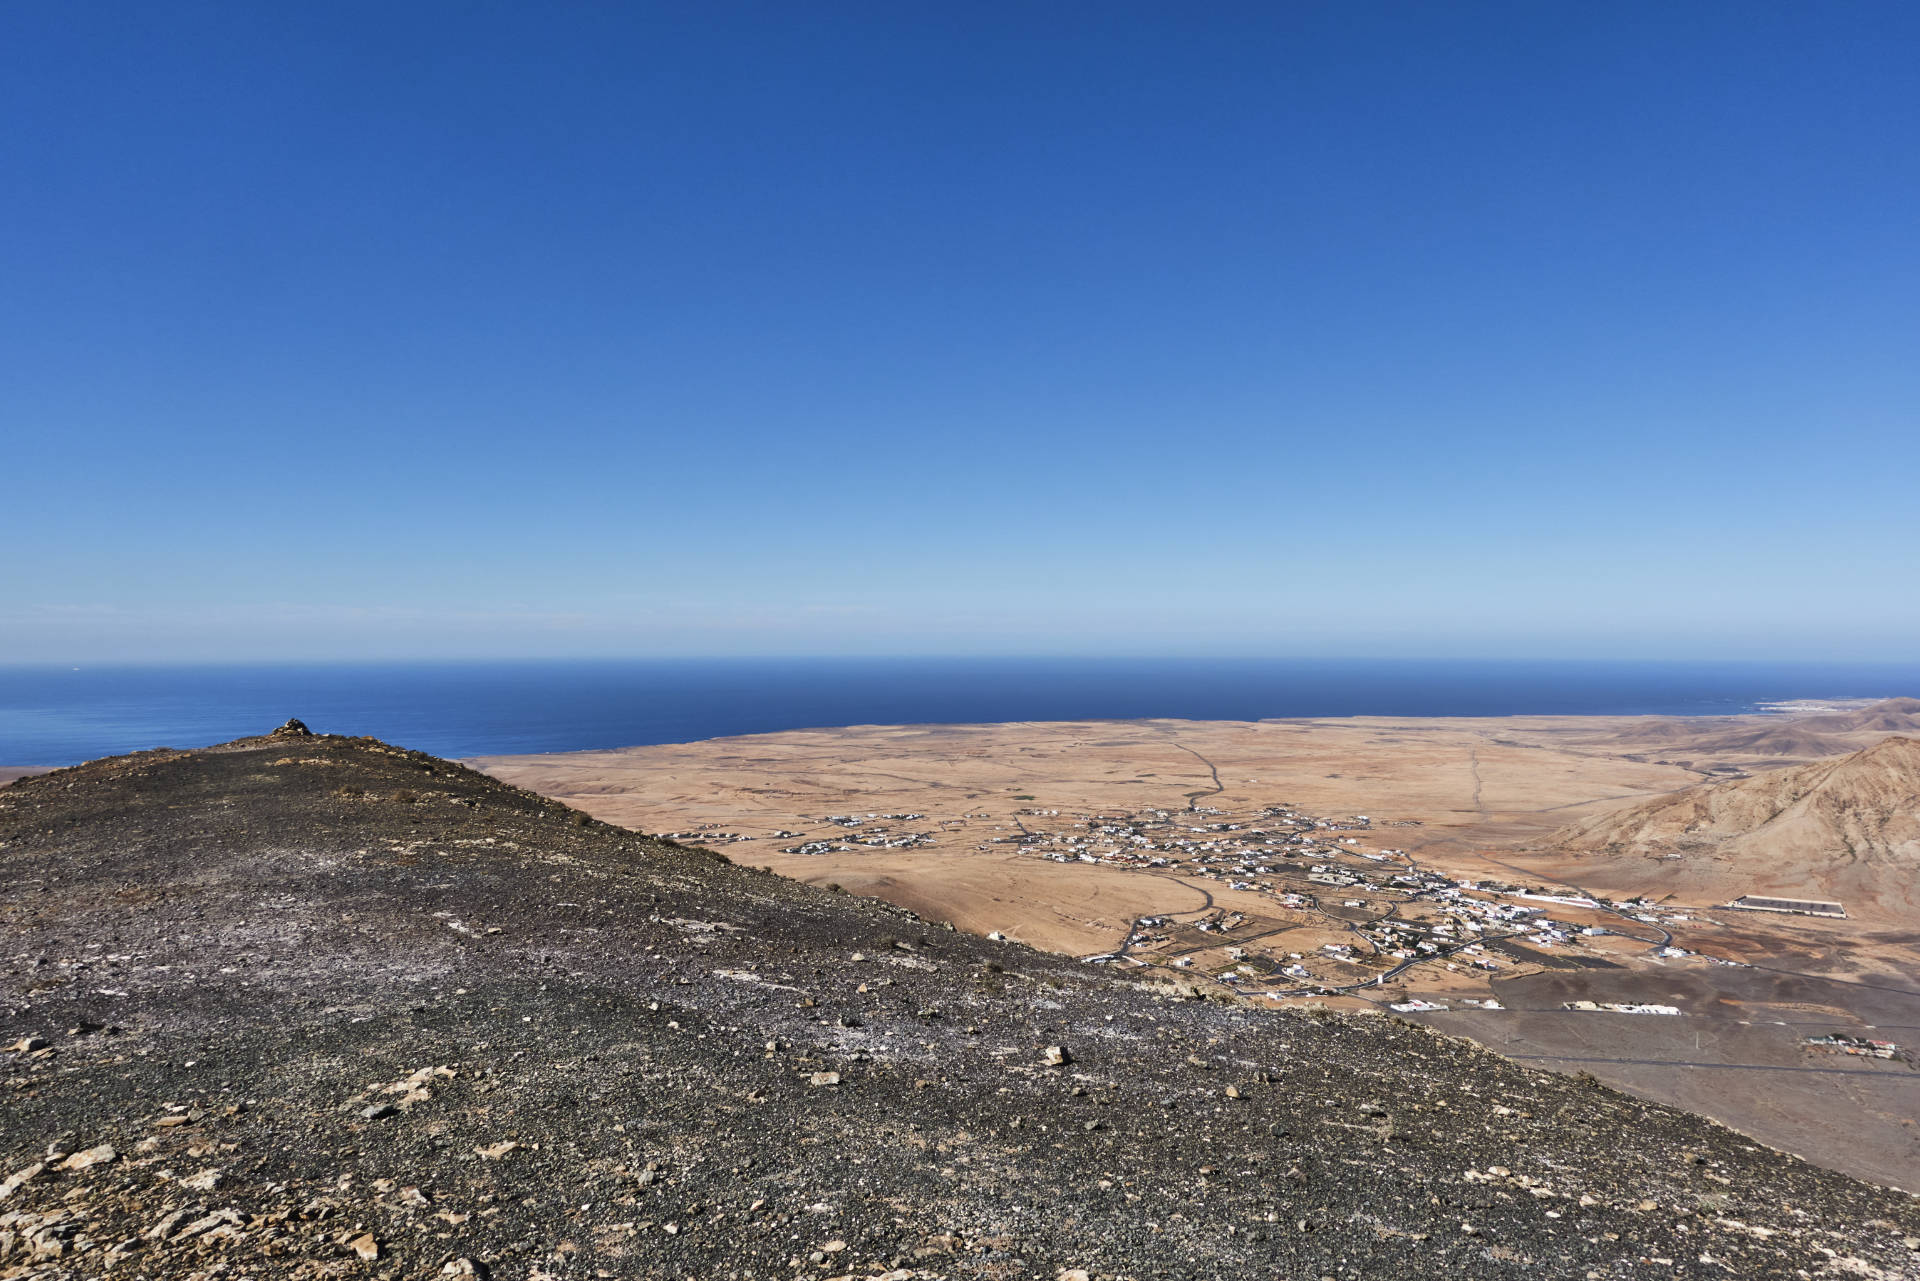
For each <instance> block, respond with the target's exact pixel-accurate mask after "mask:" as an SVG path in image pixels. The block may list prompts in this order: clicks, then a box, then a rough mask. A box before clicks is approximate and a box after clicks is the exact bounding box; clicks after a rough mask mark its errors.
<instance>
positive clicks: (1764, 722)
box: [1594, 698, 1920, 771]
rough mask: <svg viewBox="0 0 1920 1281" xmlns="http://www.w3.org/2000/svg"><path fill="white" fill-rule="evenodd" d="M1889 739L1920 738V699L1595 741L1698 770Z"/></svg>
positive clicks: (1667, 726)
mask: <svg viewBox="0 0 1920 1281" xmlns="http://www.w3.org/2000/svg"><path fill="white" fill-rule="evenodd" d="M1888 734H1909V735H1920V698H1889V699H1883V700H1882V701H1880V702H1878V703H1873V704H1870V705H1868V706H1866V707H1858V708H1854V709H1852V710H1851V711H1844V712H1822V713H1819V714H1817V715H1813V716H1733V717H1706V718H1701V719H1698V720H1692V719H1688V718H1685V717H1675V718H1668V719H1653V720H1649V721H1647V722H1646V723H1644V724H1635V725H1633V726H1632V727H1631V728H1629V729H1626V730H1624V731H1620V732H1617V733H1613V734H1612V735H1610V736H1609V737H1608V738H1603V739H1599V740H1594V744H1595V746H1599V747H1602V748H1606V749H1611V750H1613V751H1616V752H1626V753H1630V754H1633V755H1635V757H1636V758H1638V757H1641V756H1657V757H1658V759H1660V760H1663V761H1670V762H1673V763H1675V764H1681V765H1686V766H1688V767H1690V768H1693V769H1700V770H1720V771H1727V770H1732V769H1773V768H1776V767H1778V766H1780V765H1790V764H1794V763H1796V762H1800V761H1817V760H1820V759H1822V758H1824V757H1830V756H1842V755H1845V754H1846V753H1848V752H1855V751H1859V750H1860V749H1861V748H1863V747H1868V746H1871V745H1872V744H1873V743H1874V742H1876V741H1877V740H1879V739H1881V738H1883V737H1885V736H1886V735H1888Z"/></svg>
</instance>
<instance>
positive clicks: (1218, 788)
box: [1174, 743, 1227, 810]
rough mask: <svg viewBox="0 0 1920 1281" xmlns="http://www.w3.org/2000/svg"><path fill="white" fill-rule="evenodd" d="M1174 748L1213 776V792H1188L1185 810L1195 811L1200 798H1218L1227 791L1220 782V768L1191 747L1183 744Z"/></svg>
mask: <svg viewBox="0 0 1920 1281" xmlns="http://www.w3.org/2000/svg"><path fill="white" fill-rule="evenodd" d="M1174 746H1175V747H1177V748H1179V749H1180V750H1181V751H1183V752H1185V753H1186V754H1187V755H1189V756H1191V757H1193V759H1194V760H1196V761H1199V762H1200V763H1201V764H1202V765H1204V766H1206V767H1207V773H1209V774H1211V775H1213V790H1212V791H1211V792H1188V793H1187V808H1188V809H1189V810H1192V809H1195V808H1197V807H1198V806H1199V803H1200V798H1201V797H1202V796H1218V795H1220V793H1222V792H1224V791H1226V790H1227V785H1226V784H1225V783H1222V782H1221V781H1220V767H1219V766H1218V765H1215V764H1214V763H1213V762H1212V761H1210V760H1208V759H1207V758H1206V757H1204V756H1202V755H1200V753H1198V752H1196V751H1194V750H1193V749H1192V748H1191V747H1188V746H1187V745H1186V744H1184V743H1175V744H1174Z"/></svg>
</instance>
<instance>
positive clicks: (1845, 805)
mask: <svg viewBox="0 0 1920 1281" xmlns="http://www.w3.org/2000/svg"><path fill="white" fill-rule="evenodd" d="M1556 844H1557V845H1558V847H1559V848H1561V849H1563V850H1567V851H1572V852H1584V853H1586V854H1587V855H1589V856H1591V857H1594V858H1597V859H1610V860H1613V861H1615V862H1616V863H1619V862H1621V861H1623V860H1640V861H1643V863H1642V866H1643V869H1644V871H1645V874H1647V875H1649V876H1652V877H1654V878H1655V879H1657V880H1658V881H1659V882H1660V883H1661V884H1662V885H1663V886H1667V885H1668V882H1675V883H1676V884H1679V883H1684V885H1685V886H1686V887H1687V888H1688V889H1692V890H1715V891H1718V892H1719V893H1720V894H1722V895H1725V896H1729V897H1730V896H1733V895H1737V894H1742V893H1756V894H1768V895H1780V894H1784V895H1788V896H1811V897H1815V898H1823V899H1840V900H1842V901H1843V902H1846V903H1849V904H1852V905H1861V906H1865V905H1874V906H1877V907H1878V908H1879V909H1881V910H1883V911H1885V912H1888V913H1893V914H1901V915H1904V914H1906V913H1907V912H1909V911H1910V910H1911V908H1912V905H1913V895H1914V889H1915V885H1914V882H1915V879H1916V873H1920V741H1917V740H1915V739H1911V738H1905V737H1899V736H1896V737H1891V738H1885V739H1882V740H1881V741H1880V742H1878V743H1876V744H1874V745H1873V746H1872V747H1868V748H1864V749H1862V750H1860V751H1857V752H1854V753H1852V754H1851V755H1847V756H1841V757H1833V758H1829V759H1826V760H1819V761H1814V762H1812V763H1811V764H1807V765H1797V766H1792V767H1790V768H1786V769H1779V770H1773V771H1770V772H1768V773H1765V774H1756V775H1754V776H1753V777H1751V778H1741V779H1731V780H1727V781H1724V782H1713V783H1702V784H1700V785H1699V786H1697V787H1689V788H1686V789H1684V790H1682V791H1679V792H1674V793H1672V794H1670V795H1666V796H1660V797H1655V798H1653V799H1651V800H1648V801H1644V802H1641V803H1639V804H1636V805H1632V806H1629V807H1627V808H1624V809H1619V810H1615V811H1613V812H1612V813H1609V814H1604V815H1601V816H1599V817H1597V818H1593V819H1589V820H1587V821H1586V822H1583V823H1579V824H1576V825H1575V826H1573V827H1571V828H1569V829H1568V830H1567V831H1565V832H1564V833H1563V834H1562V835H1561V836H1560V837H1559V838H1558V840H1557V842H1556ZM1663 865H1664V867H1663ZM1669 887H1670V888H1671V886H1669Z"/></svg>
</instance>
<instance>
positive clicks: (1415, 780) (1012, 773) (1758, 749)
mask: <svg viewBox="0 0 1920 1281" xmlns="http://www.w3.org/2000/svg"><path fill="white" fill-rule="evenodd" d="M1905 702H1906V700H1902V701H1901V703H1902V704H1904V703H1905ZM1917 706H1920V705H1917ZM1889 707H1892V708H1894V711H1893V712H1892V713H1889V712H1888V711H1887V710H1886V709H1887V708H1889ZM1890 717H1891V719H1890ZM1911 717H1912V713H1911V712H1909V711H1906V710H1903V709H1902V707H1901V705H1899V704H1882V705H1879V707H1878V708H1858V707H1855V708H1831V707H1830V708H1811V709H1804V710H1801V711H1799V712H1797V713H1795V714H1792V715H1785V716H1766V717H1745V718H1741V717H1734V718H1716V719H1712V720H1673V719H1664V718H1637V717H1623V718H1547V717H1520V718H1508V719H1497V720H1496V719H1483V720H1475V719H1458V720H1442V719H1433V720H1388V719H1352V720H1323V721H1289V722H1182V721H1136V722H1071V723H1049V724H1028V723H1016V724H1005V725H960V726H856V727H850V728H846V729H835V730H816V731H799V732H791V733H782V734H769V735H759V736H753V737H744V738H732V739H717V740H712V741H708V742H702V743H691V744H674V745H665V746H658V747H640V748H630V749H623V750H617V751H607V752H581V753H570V754H564V755H552V756H533V757H517V758H515V757H495V758H485V759H481V760H477V761H474V762H472V763H473V764H475V765H477V766H478V767H480V768H483V769H485V770H487V771H488V772H490V773H493V774H495V775H497V776H499V777H501V778H503V779H506V780H507V781H510V782H513V783H515V784H518V785H520V786H523V787H528V788H531V789H533V790H535V791H538V792H541V793H544V794H547V795H550V796H554V797H557V798H560V799H563V800H565V801H566V802H567V803H569V804H571V805H575V806H577V807H579V808H582V809H585V810H587V811H588V812H590V813H592V814H593V815H595V816H596V817H598V818H602V819H605V820H607V821H610V822H614V823H619V824H622V825H625V826H629V827H633V828H638V829H641V830H644V831H649V832H658V833H669V834H677V835H678V838H679V839H681V840H683V841H685V842H687V843H690V844H704V845H708V846H710V847H712V848H715V849H719V850H722V851H724V852H725V853H726V854H727V855H728V856H729V857H730V858H732V859H733V860H735V861H736V862H742V863H748V864H752V865H755V866H764V867H771V868H773V869H774V870H775V871H777V872H779V873H781V874H783V875H786V876H790V877H794V878H797V879H801V880H806V881H810V882H813V883H816V884H824V885H837V886H839V887H841V888H844V889H845V890H847V891H849V892H852V893H856V894H867V895H873V896H876V897H880V898H885V899H888V900H890V901H892V902H895V903H898V904H900V905H902V906H906V907H909V908H911V909H913V910H914V911H916V912H918V913H920V914H922V915H923V916H926V917H929V918H932V919H936V920H948V921H951V922H953V923H954V924H955V925H956V926H957V927H958V928H961V929H965V930H969V931H974V932H978V933H989V932H997V933H1000V934H1004V935H1006V936H1008V937H1010V938H1014V939H1018V940H1021V941H1024V942H1027V943H1030V944H1032V945H1033V946H1035V947H1039V948H1044V949H1047V950H1051V951H1057V952H1065V953H1071V954H1076V955H1082V956H1092V955H1096V954H1113V953H1116V952H1122V953H1125V955H1124V956H1123V957H1122V958H1121V960H1120V961H1118V962H1115V963H1118V964H1125V965H1136V966H1139V967H1140V973H1141V974H1142V976H1143V977H1146V978H1164V979H1168V980H1177V981H1180V982H1182V983H1190V984H1192V985H1193V989H1194V990H1196V991H1206V992H1209V993H1220V994H1232V993H1238V994H1239V998H1238V999H1242V1000H1252V1001H1256V1002H1259V1003H1263V1004H1264V1003H1279V1002H1296V1001H1300V1000H1309V999H1311V1000H1321V1001H1326V1002H1329V1003H1331V1004H1335V1005H1339V1006H1347V1007H1380V1006H1385V1005H1388V1004H1396V1003H1397V1004H1406V1003H1409V1002H1425V1003H1430V1004H1434V1005H1444V1006H1446V1007H1447V1008H1446V1009H1435V1010H1427V1011H1409V1013H1410V1015H1411V1017H1414V1018H1418V1019H1421V1020H1423V1021H1428V1022H1431V1023H1433V1024H1434V1025H1435V1026H1436V1027H1440V1028H1444V1029H1446V1030H1449V1031H1453V1032H1457V1033H1461V1034H1464V1035H1469V1036H1472V1037H1474V1038H1475V1039H1477V1040H1480V1041H1481V1042H1483V1043H1485V1044H1488V1045H1491V1046H1493V1047H1495V1048H1497V1049H1500V1050H1501V1051H1502V1052H1505V1053H1510V1054H1513V1055H1515V1056H1517V1057H1523V1058H1526V1059H1527V1060H1529V1061H1532V1062H1536V1063H1538V1064H1540V1065H1543V1066H1549V1067H1558V1068H1561V1069H1564V1070H1567V1071H1588V1072H1591V1073H1593V1074H1594V1075H1596V1076H1598V1077H1600V1078H1601V1079H1603V1080H1606V1081H1608V1082H1610V1083H1612V1084H1615V1085H1618V1086H1621V1087H1622V1088H1627V1089H1630V1090H1633V1091H1636V1092H1638V1093H1641V1094H1643V1095H1645V1096H1647V1097H1650V1098H1655V1099H1658V1100H1661V1101H1666V1102H1674V1103H1678V1104H1680V1105H1682V1106H1685V1107H1688V1108H1692V1109H1695V1110H1698V1111H1702V1112H1705V1113H1707V1114H1708V1115H1711V1116H1714V1117H1716V1118H1718V1119H1720V1120H1722V1121H1725V1122H1727V1123H1728V1124H1731V1125H1733V1126H1735V1128H1738V1129H1742V1130H1744V1131H1746V1132H1747V1133H1750V1134H1752V1135H1754V1136H1755V1137H1757V1138H1760V1139H1762V1140H1764V1141H1766V1142H1768V1143H1770V1144H1773V1145H1775V1146H1779V1147H1783V1148H1786V1149H1788V1150H1791V1151H1794V1152H1797V1153H1799V1154H1801V1155H1804V1156H1807V1157H1809V1158H1810V1159H1814V1160H1818V1161H1822V1162H1824V1163H1827V1164H1830V1165H1833V1166H1835V1167H1837V1168H1840V1169H1844V1170H1847V1171H1848V1172H1850V1173H1854V1174H1858V1175H1862V1176H1864V1177H1868V1178H1872V1179H1875V1180H1878V1181H1881V1182H1885V1183H1890V1184H1894V1185H1896V1186H1902V1187H1906V1188H1909V1189H1920V1135H1916V1133H1915V1130H1914V1126H1913V1122H1912V1120H1911V1119H1910V1118H1911V1117H1912V1116H1913V1115H1915V1114H1916V1113H1920V1071H1916V1070H1915V1069H1914V1067H1913V1066H1912V1065H1911V1062H1910V1061H1909V1060H1908V1059H1906V1058H1905V1057H1902V1058H1899V1059H1895V1060H1879V1059H1869V1058H1857V1057H1853V1056H1847V1055H1839V1054H1834V1053H1830V1052H1821V1051H1816V1050H1814V1049H1812V1048H1809V1047H1808V1046H1807V1045H1806V1044H1805V1040H1806V1038H1807V1037H1809V1036H1813V1035H1817V1034H1825V1033H1828V1032H1835V1031H1838V1032H1843V1033H1847V1034H1849V1035H1858V1036H1862V1037H1871V1038H1875V1039H1884V1040H1891V1041H1896V1042H1899V1043H1901V1044H1902V1047H1903V1055H1904V1054H1905V1052H1906V1046H1907V1044H1908V1043H1909V1042H1911V1041H1914V1040H1916V1039H1920V935H1916V934H1915V933H1914V932H1913V930H1912V928H1911V925H1912V919H1911V916H1910V914H1908V913H1905V912H1903V911H1901V910H1900V909H1901V907H1902V905H1903V903H1904V898H1905V890H1904V885H1903V887H1902V892H1901V894H1899V895H1896V896H1894V897H1892V898H1890V899H1888V900H1886V901H1885V902H1876V901H1874V900H1872V899H1865V898H1860V899H1855V900H1854V901H1850V902H1849V919H1847V920H1822V919H1817V918H1809V917H1795V916H1769V915H1762V914H1758V913H1751V912H1738V911H1727V910H1724V909H1723V908H1722V907H1721V906H1720V905H1722V904H1724V903H1726V902H1727V901H1728V900H1729V899H1731V898H1733V897H1735V896H1737V895H1739V894H1767V893H1769V892H1773V891H1775V890H1776V889H1778V888H1781V887H1782V886H1786V885H1791V886H1793V887H1795V888H1796V890H1799V891H1802V892H1805V891H1807V890H1808V888H1809V887H1810V886H1811V887H1813V888H1818V886H1819V884H1820V881H1821V873H1820V870H1819V868H1818V867H1813V868H1811V870H1810V869H1809V867H1807V866H1798V867H1795V868H1792V869H1782V871H1781V874H1780V876H1779V877H1778V880H1779V882H1780V884H1779V885H1775V884H1772V883H1759V882H1755V881H1752V880H1750V879H1748V878H1750V877H1751V876H1753V875H1754V867H1755V864H1754V863H1753V862H1751V861H1748V862H1746V863H1743V864H1741V865H1739V866H1738V867H1737V868H1736V869H1732V870H1731V871H1729V870H1728V869H1726V868H1718V869H1717V870H1716V869H1706V870H1702V871H1700V872H1699V873H1698V874H1696V875H1691V876H1687V877H1676V876H1674V875H1673V874H1672V860H1671V859H1668V860H1664V861H1661V862H1659V863H1655V862H1651V861H1649V860H1648V859H1645V858H1639V857H1624V856H1610V855H1608V854H1606V853H1604V852H1595V851H1571V852H1570V851H1569V850H1568V849H1567V848H1565V847H1564V845H1562V844H1556V839H1557V838H1559V837H1561V836H1562V834H1564V833H1565V832H1566V831H1567V830H1568V829H1569V828H1572V827H1575V826H1577V825H1581V824H1587V825H1592V824H1595V823H1597V822H1602V821H1604V820H1606V819H1607V817H1608V816H1609V815H1612V814H1615V813H1622V812H1627V811H1630V810H1631V809H1632V808H1633V807H1635V806H1639V805H1644V804H1647V803H1649V802H1650V801H1655V800H1657V799H1658V798H1661V797H1663V796H1665V795H1666V794H1669V793H1673V792H1675V791H1677V790H1679V789H1683V788H1689V787H1694V786H1698V785H1701V784H1703V783H1705V782H1709V781H1713V780H1727V779H1739V778H1741V777H1743V776H1749V775H1754V774H1760V773H1767V772H1770V771H1773V770H1776V769H1782V768H1787V767H1791V766H1794V765H1798V764H1802V763H1804V762H1805V761H1807V760H1818V759H1822V758H1823V757H1825V756H1831V755H1834V754H1837V753H1844V752H1848V751H1852V750H1856V749H1859V748H1862V747H1866V746H1870V745H1872V744H1873V743H1875V742H1877V741H1879V740H1880V739H1883V738H1885V737H1886V736H1887V734H1889V733H1892V732H1898V731H1899V730H1901V729H1902V728H1904V727H1905V725H1906V721H1905V720H1903V719H1902V718H1911ZM1719 785H1721V786H1724V785H1725V784H1724V783H1722V784H1719ZM1703 867H1704V865H1703ZM1736 872H1737V877H1738V879H1733V880H1729V879H1728V877H1729V876H1732V875H1734V874H1735V873H1736ZM1394 877H1399V878H1401V879H1400V880H1399V881H1398V882H1395V881H1393V879H1392V878H1394ZM1908 879H1909V880H1910V879H1911V878H1910V877H1909V878H1908ZM1846 883H1847V884H1848V885H1849V886H1851V887H1853V888H1854V889H1856V890H1857V888H1858V878H1857V875H1855V876H1854V877H1853V878H1852V879H1850V880H1848V881H1847V882H1846ZM1460 886H1466V887H1468V888H1467V889H1466V890H1465V891H1461V890H1460V889H1459V888H1458V887H1460ZM1643 893H1644V894H1647V895H1648V900H1647V901H1644V902H1639V903H1635V904H1630V905H1629V904H1626V903H1625V901H1626V900H1630V899H1635V898H1636V896H1639V895H1641V894H1643ZM1528 895H1535V896H1537V897H1531V898H1530V897H1528ZM1588 895H1591V896H1593V898H1594V899H1595V900H1597V901H1596V903H1595V904H1594V905H1592V906H1586V905H1581V904H1579V903H1575V902H1566V901H1554V900H1569V899H1574V900H1578V899H1584V898H1585V897H1586V896H1588ZM1585 931H1596V932H1593V933H1587V932H1585ZM1668 949H1677V951H1678V952H1681V953H1685V955H1676V954H1674V952H1673V951H1669V950H1668ZM1573 1001H1594V1002H1601V1003H1604V1002H1651V1003H1658V1004H1662V1005H1669V1006H1672V1007H1674V1008H1676V1009H1678V1010H1679V1011H1680V1013H1679V1014H1678V1015H1634V1014H1620V1013H1611V1012H1605V1011H1601V1012H1594V1011H1585V1010H1568V1009H1566V1008H1564V1007H1565V1005H1566V1004H1567V1003H1569V1002H1573Z"/></svg>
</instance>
